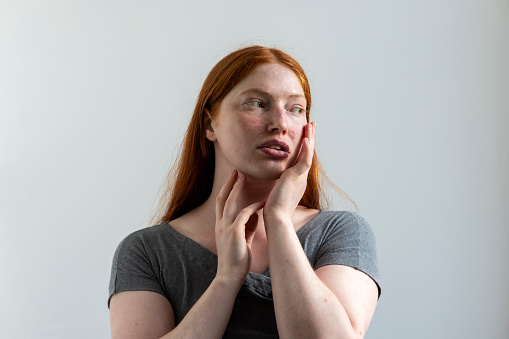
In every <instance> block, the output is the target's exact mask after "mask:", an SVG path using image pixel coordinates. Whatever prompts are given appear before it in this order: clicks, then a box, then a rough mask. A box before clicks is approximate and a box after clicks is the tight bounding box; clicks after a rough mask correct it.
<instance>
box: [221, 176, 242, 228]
mask: <svg viewBox="0 0 509 339" xmlns="http://www.w3.org/2000/svg"><path fill="white" fill-rule="evenodd" d="M245 178H246V175H245V174H243V173H240V172H239V174H238V176H237V180H236V181H235V183H234V184H233V188H232V189H231V191H230V194H229V195H228V198H227V199H226V201H225V204H224V208H223V219H225V220H228V221H229V222H233V220H235V217H236V216H237V201H238V199H239V196H240V193H241V192H242V188H243V187H244V181H245Z"/></svg>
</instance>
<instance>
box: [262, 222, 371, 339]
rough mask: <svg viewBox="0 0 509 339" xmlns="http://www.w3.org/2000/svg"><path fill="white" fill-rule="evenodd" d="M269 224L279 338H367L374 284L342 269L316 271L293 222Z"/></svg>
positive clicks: (272, 276)
mask: <svg viewBox="0 0 509 339" xmlns="http://www.w3.org/2000/svg"><path fill="white" fill-rule="evenodd" d="M267 223H269V225H267ZM265 224H266V226H265V227H266V229H267V239H268V251H269V267H270V275H271V281H272V293H273V297H274V309H275V312H276V321H277V325H278V332H279V335H280V337H281V338H362V337H363V336H364V334H365V333H366V330H367V328H368V326H369V322H370V321H371V318H372V316H373V313H374V311H375V307H376V303H377V297H378V289H377V287H376V284H375V283H374V282H373V280H372V279H371V278H370V277H369V276H367V275H366V274H365V273H363V272H360V271H357V270H355V269H353V268H351V267H347V266H341V265H329V266H323V267H321V268H319V269H317V270H316V271H314V270H313V268H312V267H311V265H310V264H309V260H308V258H307V257H306V255H305V253H304V251H303V250H302V245H301V244H300V241H299V239H298V237H297V235H296V233H295V230H294V229H293V225H292V224H291V221H288V220H286V221H285V220H279V221H276V220H275V219H272V220H265Z"/></svg>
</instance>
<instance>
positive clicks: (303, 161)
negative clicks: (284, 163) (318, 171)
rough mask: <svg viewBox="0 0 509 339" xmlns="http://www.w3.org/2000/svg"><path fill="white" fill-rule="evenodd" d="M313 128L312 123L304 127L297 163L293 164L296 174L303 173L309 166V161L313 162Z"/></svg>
mask: <svg viewBox="0 0 509 339" xmlns="http://www.w3.org/2000/svg"><path fill="white" fill-rule="evenodd" d="M314 129H315V125H314V123H310V124H308V125H306V127H305V133H304V137H303V139H302V147H301V151H300V154H299V158H298V160H297V163H296V164H295V166H294V167H295V170H296V172H297V173H298V174H303V173H305V172H306V171H308V170H309V168H310V167H311V163H312V162H313V153H314V139H315V133H314Z"/></svg>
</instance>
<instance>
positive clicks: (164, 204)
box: [152, 46, 342, 223]
mask: <svg viewBox="0 0 509 339" xmlns="http://www.w3.org/2000/svg"><path fill="white" fill-rule="evenodd" d="M265 63H278V64H281V65H284V66H286V67H288V68H289V69H291V70H292V71H293V72H294V73H295V74H296V75H297V77H298V78H299V80H300V82H301V84H302V89H303V91H304V96H305V97H306V101H307V108H306V119H307V121H308V122H309V111H310V109H311V91H310V88H309V82H308V79H307V77H306V74H305V73H304V70H303V69H302V67H301V66H300V65H299V63H298V62H297V61H295V60H294V59H293V58H292V57H291V56H289V55H288V54H286V53H284V52H283V51H281V50H279V49H276V48H268V47H263V46H250V47H246V48H243V49H240V50H237V51H235V52H233V53H230V54H228V55H227V56H226V57H224V58H223V59H222V60H221V61H219V62H218V63H217V64H216V65H215V66H214V68H212V70H211V71H210V73H209V75H208V76H207V78H206V79H205V82H204V83H203V87H202V89H201V91H200V94H199V95H198V99H197V101H196V106H195V108H194V113H193V116H192V118H191V122H190V123H189V126H188V128H187V131H186V134H185V136H184V140H183V141H182V144H181V146H180V156H179V158H178V159H177V160H176V162H175V163H174V165H173V167H172V169H171V170H170V172H169V174H168V177H167V179H166V183H165V187H164V190H163V192H162V194H161V197H160V200H159V206H158V209H157V210H156V215H155V216H154V218H153V220H152V221H154V222H156V223H161V222H165V221H170V220H173V219H176V218H178V217H180V216H182V215H183V214H185V213H187V212H189V211H191V210H193V209H195V208H196V207H198V206H200V205H201V204H203V203H204V202H205V200H207V198H208V197H209V196H210V193H211V191H212V184H213V180H214V166H215V156H214V146H213V143H212V142H211V141H209V140H208V139H207V138H206V137H205V130H206V129H207V127H209V124H210V118H209V116H208V114H207V112H208V113H209V114H210V116H211V117H212V118H214V117H215V115H216V114H217V112H218V110H219V106H220V104H221V101H222V100H223V98H224V97H225V96H226V94H228V92H229V91H230V90H231V89H232V88H233V87H235V86H236V85H237V84H238V83H239V82H240V81H242V80H243V79H244V78H245V77H247V75H248V74H250V73H251V72H252V71H253V70H254V69H255V68H256V67H257V66H258V65H260V64H265ZM323 178H325V179H326V180H328V181H329V182H330V180H329V179H328V178H327V176H325V173H324V171H323V169H322V167H321V165H320V163H319V161H318V158H317V156H316V153H315V154H314V155H313V162H312V164H311V168H310V170H309V174H308V180H307V187H306V191H305V192H304V195H303V196H302V199H301V201H300V205H303V206H305V207H308V208H315V209H323V208H324V207H325V205H326V204H324V203H326V202H328V201H327V198H326V197H325V195H324V192H323V185H322V179H323ZM332 185H333V186H335V185H334V184H332ZM336 188H337V187H336ZM341 192H342V191H341Z"/></svg>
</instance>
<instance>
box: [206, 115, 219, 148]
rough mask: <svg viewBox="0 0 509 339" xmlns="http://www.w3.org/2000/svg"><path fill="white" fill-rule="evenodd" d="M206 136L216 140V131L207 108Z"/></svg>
mask: <svg viewBox="0 0 509 339" xmlns="http://www.w3.org/2000/svg"><path fill="white" fill-rule="evenodd" d="M205 114H207V116H206V117H205V137H206V138H207V139H209V140H210V141H216V140H217V138H216V134H215V133H214V128H212V117H211V116H210V112H209V111H208V110H207V109H205Z"/></svg>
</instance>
